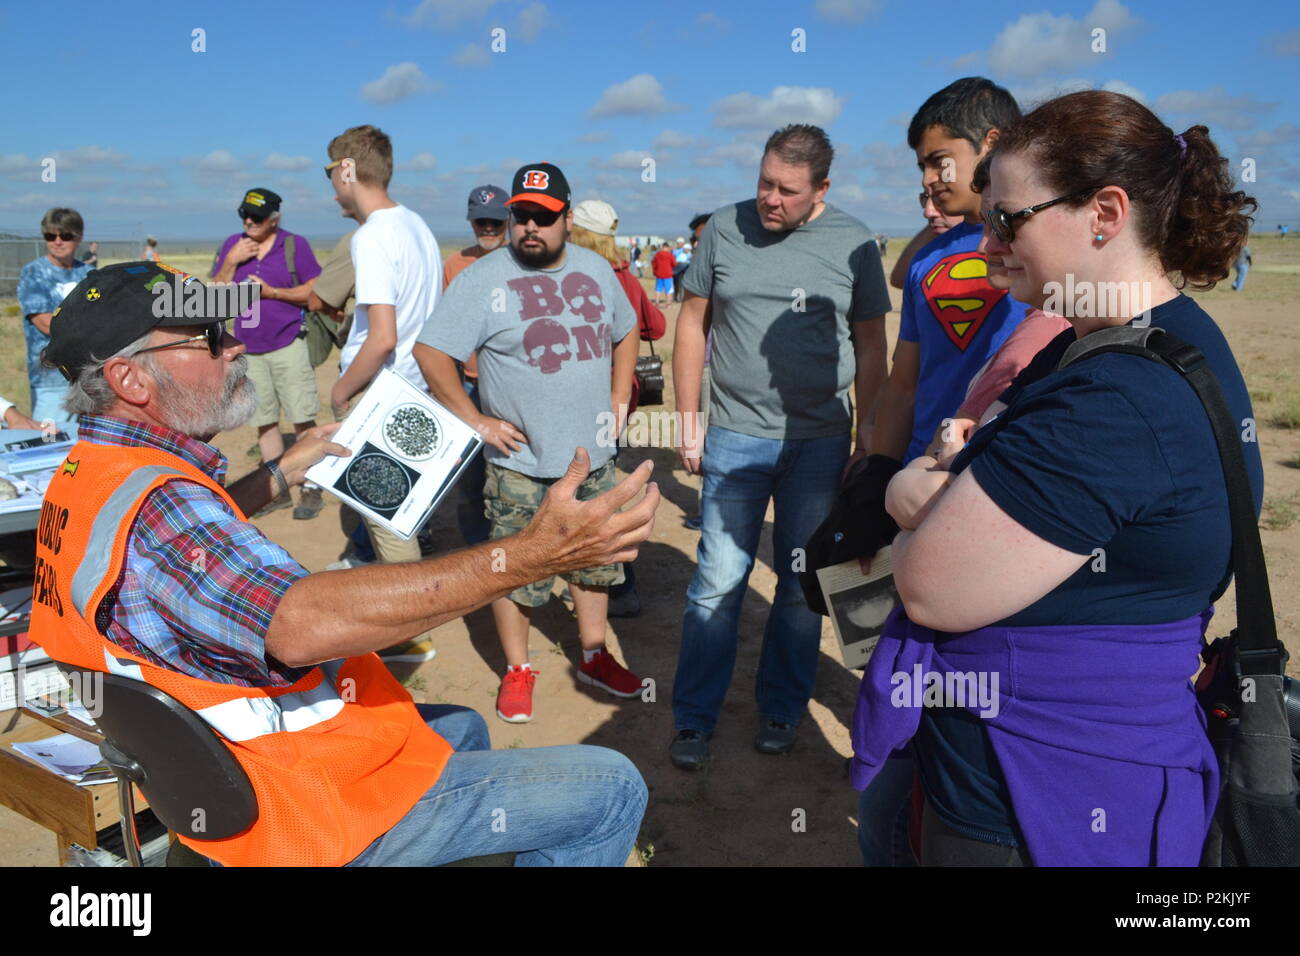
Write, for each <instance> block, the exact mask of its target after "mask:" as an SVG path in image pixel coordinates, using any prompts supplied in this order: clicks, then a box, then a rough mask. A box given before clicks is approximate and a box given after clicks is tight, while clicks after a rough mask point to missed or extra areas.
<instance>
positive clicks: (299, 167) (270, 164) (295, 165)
mask: <svg viewBox="0 0 1300 956" xmlns="http://www.w3.org/2000/svg"><path fill="white" fill-rule="evenodd" d="M262 165H263V166H265V167H266V168H267V169H283V170H286V171H288V172H294V173H298V172H302V171H303V170H304V169H307V168H308V167H309V166H311V160H310V159H308V158H307V157H306V156H286V155H284V153H272V154H271V155H270V156H268V157H266V160H265V161H264V162H263V163H262Z"/></svg>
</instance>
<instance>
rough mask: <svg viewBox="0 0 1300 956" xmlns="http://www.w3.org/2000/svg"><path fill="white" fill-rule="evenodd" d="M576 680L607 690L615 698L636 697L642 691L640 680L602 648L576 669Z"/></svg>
mask: <svg viewBox="0 0 1300 956" xmlns="http://www.w3.org/2000/svg"><path fill="white" fill-rule="evenodd" d="M578 680H580V681H582V682H583V683H584V684H591V685H593V686H595V687H599V688H600V689H601V690H607V691H609V692H610V693H611V694H613V695H614V696H615V697H636V696H638V695H640V693H641V691H642V690H643V688H642V686H641V678H639V677H637V676H636V675H635V674H633V673H632V672H631V671H630V670H628V669H627V668H626V667H624V666H623V665H622V664H620V663H619V662H618V661H616V660H614V656H613V655H612V654H610V653H609V651H607V650H604V649H603V648H602V649H601V650H600V651H599V652H598V653H597V654H596V656H595V657H593V658H592V659H591V660H589V661H587V662H585V663H584V664H583V665H582V666H581V667H579V668H578Z"/></svg>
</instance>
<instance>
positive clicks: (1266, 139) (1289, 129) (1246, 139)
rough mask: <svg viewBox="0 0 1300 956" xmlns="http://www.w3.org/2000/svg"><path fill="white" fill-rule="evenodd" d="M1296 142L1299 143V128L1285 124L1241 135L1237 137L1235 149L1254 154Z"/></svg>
mask: <svg viewBox="0 0 1300 956" xmlns="http://www.w3.org/2000/svg"><path fill="white" fill-rule="evenodd" d="M1297 141H1300V126H1296V125H1294V124H1292V123H1286V124H1283V125H1282V126H1279V127H1277V128H1276V129H1268V130H1259V131H1257V132H1254V133H1243V134H1242V135H1240V136H1238V137H1237V149H1238V150H1239V151H1240V152H1242V153H1247V154H1255V153H1260V152H1263V151H1264V150H1267V149H1272V148H1274V147H1276V146H1282V145H1285V144H1287V143H1291V142H1297Z"/></svg>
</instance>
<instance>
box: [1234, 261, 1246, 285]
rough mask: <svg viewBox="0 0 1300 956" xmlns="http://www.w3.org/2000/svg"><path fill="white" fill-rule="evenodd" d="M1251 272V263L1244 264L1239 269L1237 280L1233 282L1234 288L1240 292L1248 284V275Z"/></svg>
mask: <svg viewBox="0 0 1300 956" xmlns="http://www.w3.org/2000/svg"><path fill="white" fill-rule="evenodd" d="M1249 271H1250V263H1249V262H1243V263H1242V264H1241V265H1239V266H1238V267H1237V278H1236V279H1235V280H1234V281H1233V283H1232V287H1233V288H1234V289H1236V290H1238V291H1240V290H1241V287H1242V286H1244V285H1245V284H1246V273H1247V272H1249Z"/></svg>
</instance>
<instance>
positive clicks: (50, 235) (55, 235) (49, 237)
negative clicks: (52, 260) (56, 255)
mask: <svg viewBox="0 0 1300 956" xmlns="http://www.w3.org/2000/svg"><path fill="white" fill-rule="evenodd" d="M44 236H45V241H46V242H53V241H54V240H55V239H62V240H63V241H64V242H71V241H72V240H73V239H80V238H81V237H80V236H79V235H77V234H76V233H75V232H47V233H44Z"/></svg>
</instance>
